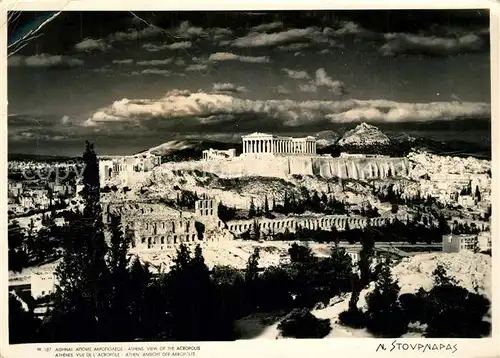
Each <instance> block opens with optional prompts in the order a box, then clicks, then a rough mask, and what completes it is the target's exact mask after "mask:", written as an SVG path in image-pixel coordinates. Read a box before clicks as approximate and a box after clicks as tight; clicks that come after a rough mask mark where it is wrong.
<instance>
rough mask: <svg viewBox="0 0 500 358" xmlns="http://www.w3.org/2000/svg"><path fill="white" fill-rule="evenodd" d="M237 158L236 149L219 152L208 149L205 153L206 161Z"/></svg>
mask: <svg viewBox="0 0 500 358" xmlns="http://www.w3.org/2000/svg"><path fill="white" fill-rule="evenodd" d="M234 157H236V149H228V150H218V149H212V148H210V149H208V150H204V151H203V159H204V160H216V159H232V158H234Z"/></svg>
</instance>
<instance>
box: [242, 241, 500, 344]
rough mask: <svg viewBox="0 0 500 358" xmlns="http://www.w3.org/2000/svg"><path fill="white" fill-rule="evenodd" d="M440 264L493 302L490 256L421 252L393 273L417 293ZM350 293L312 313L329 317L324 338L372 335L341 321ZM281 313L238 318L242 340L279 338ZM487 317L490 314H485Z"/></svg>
mask: <svg viewBox="0 0 500 358" xmlns="http://www.w3.org/2000/svg"><path fill="white" fill-rule="evenodd" d="M439 264H441V265H442V266H443V267H444V268H445V270H446V272H447V274H448V275H449V277H451V278H453V279H455V280H456V282H457V285H459V286H461V287H463V288H465V289H467V290H468V291H470V292H475V293H480V294H483V295H484V296H486V297H487V298H488V299H489V300H490V302H491V300H492V292H491V289H492V287H491V267H492V266H491V257H490V256H488V255H483V254H474V253H472V252H469V251H463V252H460V253H453V254H448V253H432V254H420V255H415V256H413V257H409V258H405V259H403V260H402V261H401V262H400V263H399V264H398V265H396V266H395V267H393V268H392V274H393V277H394V278H395V279H397V280H398V281H399V285H400V287H401V291H400V293H401V294H403V293H414V292H416V291H417V290H418V289H419V288H420V287H422V288H424V289H430V288H431V287H432V286H433V281H432V272H433V271H434V269H435V268H436V267H437V265H439ZM373 288H374V284H373V283H372V285H371V286H370V287H369V288H368V289H365V290H363V291H362V292H361V294H360V297H359V301H358V307H359V308H361V309H364V308H366V295H367V294H368V293H369V292H370V291H372V290H373ZM349 299H350V294H349V293H348V294H345V295H343V296H340V297H333V298H332V299H331V300H330V303H329V304H328V305H327V306H326V307H318V308H317V309H315V310H313V311H312V313H313V314H314V315H315V316H316V317H317V318H321V319H329V320H330V324H331V327H332V330H331V332H330V333H329V334H328V335H327V336H326V337H325V338H348V337H352V338H363V337H371V335H370V334H369V333H368V332H367V331H366V329H353V328H350V327H345V326H342V325H340V324H339V322H338V316H339V314H340V313H341V312H342V311H345V310H347V308H348V305H349ZM281 317H282V315H280V314H276V313H269V314H257V315H252V316H249V317H246V318H244V319H242V320H239V321H238V323H237V328H238V330H239V332H240V333H241V339H280V338H281V337H280V332H279V331H278V328H277V327H278V324H279V320H280V318H281ZM486 318H487V319H488V317H486ZM422 333H423V332H422V330H421V329H420V327H418V326H413V327H412V326H410V329H409V332H408V333H407V334H405V335H404V336H403V338H405V337H406V338H410V337H421V336H422Z"/></svg>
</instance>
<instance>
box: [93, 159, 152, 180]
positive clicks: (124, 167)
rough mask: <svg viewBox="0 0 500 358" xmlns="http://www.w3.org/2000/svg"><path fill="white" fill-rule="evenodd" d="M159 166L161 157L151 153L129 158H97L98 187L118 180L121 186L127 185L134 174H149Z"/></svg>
mask: <svg viewBox="0 0 500 358" xmlns="http://www.w3.org/2000/svg"><path fill="white" fill-rule="evenodd" d="M160 164H161V157H160V156H157V155H153V154H151V153H142V154H136V155H131V156H102V157H99V180H100V185H101V186H105V183H106V182H107V181H109V180H118V181H119V182H120V183H119V184H121V185H128V184H129V183H130V181H131V179H132V178H133V177H134V174H135V173H140V172H149V171H151V170H153V168H155V167H156V166H159V165H160Z"/></svg>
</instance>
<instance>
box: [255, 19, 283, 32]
mask: <svg viewBox="0 0 500 358" xmlns="http://www.w3.org/2000/svg"><path fill="white" fill-rule="evenodd" d="M282 27H283V23H282V22H281V21H275V22H271V23H269V24H262V25H258V26H254V27H252V31H255V32H267V31H271V30H276V29H280V28H282Z"/></svg>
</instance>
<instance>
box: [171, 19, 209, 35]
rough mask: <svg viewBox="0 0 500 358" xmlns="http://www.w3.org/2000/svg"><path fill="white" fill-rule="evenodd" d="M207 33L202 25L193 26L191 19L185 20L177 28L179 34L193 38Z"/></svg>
mask: <svg viewBox="0 0 500 358" xmlns="http://www.w3.org/2000/svg"><path fill="white" fill-rule="evenodd" d="M205 35H206V33H205V31H204V30H203V28H201V27H196V26H192V25H191V24H190V23H189V21H183V22H181V24H180V25H179V27H178V28H177V36H179V37H181V38H193V37H201V36H205Z"/></svg>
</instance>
